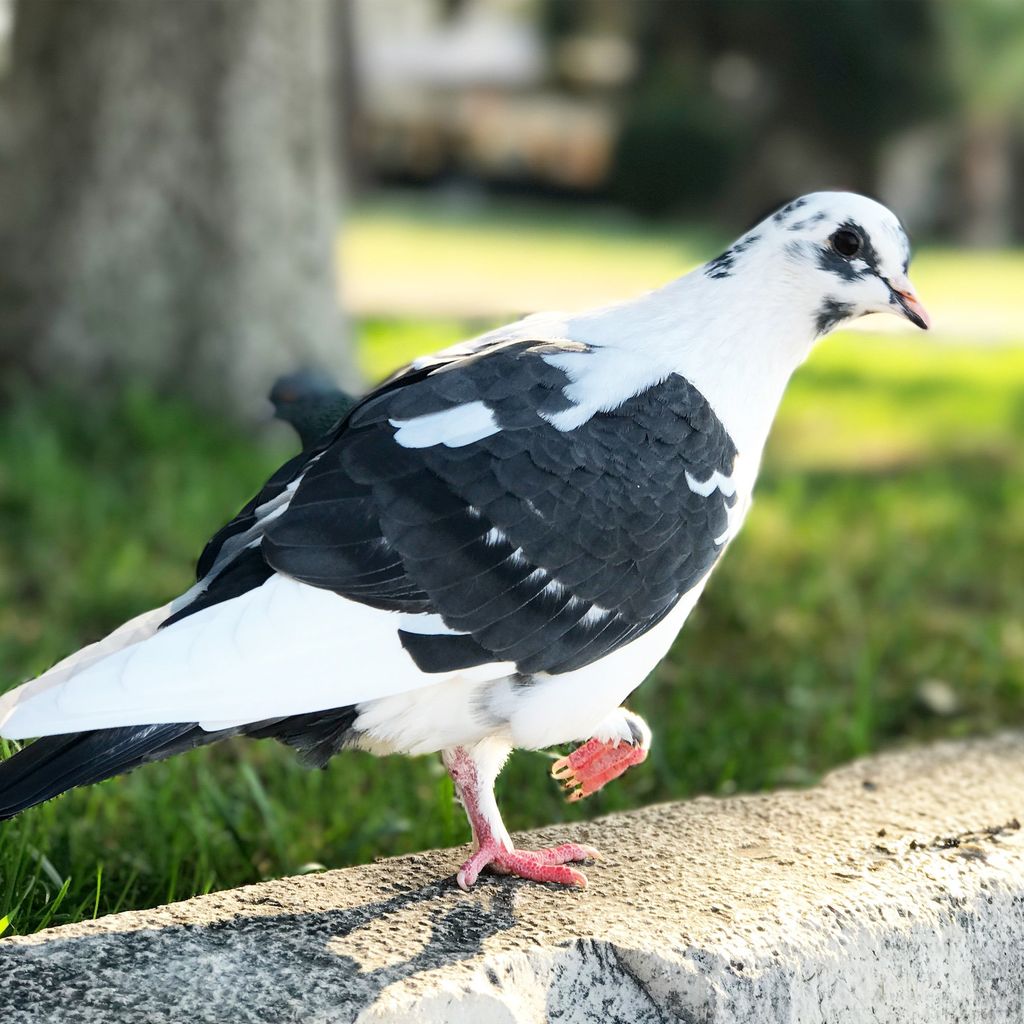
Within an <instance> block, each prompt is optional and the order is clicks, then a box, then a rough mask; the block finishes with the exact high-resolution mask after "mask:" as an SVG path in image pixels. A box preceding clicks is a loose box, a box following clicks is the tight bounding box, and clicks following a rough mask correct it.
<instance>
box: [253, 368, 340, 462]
mask: <svg viewBox="0 0 1024 1024" xmlns="http://www.w3.org/2000/svg"><path fill="white" fill-rule="evenodd" d="M268 397H269V398H270V401H271V403H272V404H273V406H274V415H275V416H276V417H277V418H278V419H279V420H284V421H285V423H290V424H291V425H292V426H293V427H294V428H295V430H296V432H297V433H298V435H299V440H300V441H301V442H302V449H303V451H305V450H306V449H307V448H312V447H313V445H314V444H316V442H317V441H319V440H320V438H321V437H323V436H324V434H326V433H327V431H328V430H330V428H331V427H333V426H334V424H335V423H337V422H338V420H340V419H341V418H342V416H344V415H345V414H346V413H347V412H348V411H349V409H351V408H352V406H354V405H355V404H356V400H355V398H353V397H352V396H351V395H349V394H346V393H345V392H344V391H342V390H341V389H340V388H339V387H338V386H337V385H336V384H335V383H334V381H333V380H331V378H330V377H329V376H328V375H327V374H326V373H324V372H323V371H322V370H299V371H298V372H297V373H289V374H286V375H285V376H283V377H278V378H277V380H276V381H275V382H274V386H273V387H272V388H271V389H270V394H269V396H268Z"/></svg>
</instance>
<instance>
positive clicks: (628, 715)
mask: <svg viewBox="0 0 1024 1024" xmlns="http://www.w3.org/2000/svg"><path fill="white" fill-rule="evenodd" d="M650 746H651V730H650V729H649V728H648V726H647V723H646V722H645V721H644V720H643V719H642V718H641V717H640V716H639V715H636V714H634V713H633V712H632V711H627V710H626V709H625V708H619V709H618V710H617V711H616V712H614V714H612V715H609V716H608V718H606V719H605V720H604V721H603V722H602V723H601V724H600V725H599V726H598V728H597V732H596V733H595V735H594V736H593V737H592V738H591V739H589V740H587V742H586V743H584V744H583V746H582V747H578V748H577V749H576V750H574V751H573V752H572V753H571V754H569V756H568V757H560V758H559V759H558V760H557V761H556V762H555V763H554V764H553V765H552V766H551V776H552V778H555V779H557V780H558V781H559V782H561V783H562V785H563V786H564V787H565V788H566V789H567V790H569V795H568V797H567V799H568V800H569V802H570V803H573V802H575V801H576V800H582V799H583V798H584V797H587V796H590V795H591V793H596V792H597V791H598V790H599V789H600V788H601V787H602V786H604V785H605V783H608V782H611V780H612V779H617V778H618V777H619V776H620V775H621V774H622V773H623V772H625V771H626V769H627V768H632V767H633V765H635V764H640V762H641V761H643V760H645V759H646V757H647V751H648V750H649V749H650Z"/></svg>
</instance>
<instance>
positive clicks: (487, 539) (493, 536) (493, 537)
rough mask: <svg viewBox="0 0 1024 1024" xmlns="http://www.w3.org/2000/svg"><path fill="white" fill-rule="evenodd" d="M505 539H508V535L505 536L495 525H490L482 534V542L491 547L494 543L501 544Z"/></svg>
mask: <svg viewBox="0 0 1024 1024" xmlns="http://www.w3.org/2000/svg"><path fill="white" fill-rule="evenodd" d="M506 540H508V537H507V536H505V534H504V533H502V532H501V530H499V529H498V528H497V527H496V526H492V527H491V528H490V529H489V530H488V531H487V533H486V534H484V543H485V544H489V545H490V546H491V547H493V546H494V545H495V544H502V543H504V542H505V541H506Z"/></svg>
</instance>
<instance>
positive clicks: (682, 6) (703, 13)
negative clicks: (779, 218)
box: [545, 0, 969, 218]
mask: <svg viewBox="0 0 1024 1024" xmlns="http://www.w3.org/2000/svg"><path fill="white" fill-rule="evenodd" d="M967 6H969V5H967ZM545 11H546V18H545V26H546V29H547V31H548V33H549V35H550V37H551V38H552V39H553V40H554V41H556V42H557V41H558V40H559V39H560V38H565V37H568V36H571V35H572V34H574V33H585V32H595V31H605V32H610V33H615V34H623V35H625V36H627V37H628V38H630V39H631V40H632V41H633V43H634V45H635V49H636V52H637V53H638V54H639V55H640V60H639V69H638V74H637V75H636V76H635V77H634V79H633V81H632V83H631V84H630V87H629V88H628V89H627V90H626V92H625V95H624V96H623V97H622V100H621V102H622V105H623V107H624V122H623V130H622V133H621V135H620V138H619V142H618V147H617V156H616V160H615V166H614V169H613V171H612V177H611V181H610V191H611V194H612V196H613V197H614V198H616V199H617V200H619V201H621V202H623V203H624V204H625V205H628V206H630V207H631V208H633V209H637V210H639V211H641V212H644V213H663V212H665V211H667V210H673V209H682V210H688V211H694V210H700V211H703V210H705V209H706V207H707V204H708V203H716V202H717V203H719V204H720V205H721V204H723V203H725V202H730V203H732V204H735V203H736V202H739V203H740V206H741V208H742V209H741V212H740V213H739V216H740V217H741V218H743V217H747V216H749V215H750V214H751V204H752V203H757V202H762V203H763V201H764V197H765V194H764V191H763V190H764V188H765V187H766V186H767V188H768V189H769V191H768V193H767V198H768V199H769V200H771V199H774V198H776V197H777V198H783V196H782V194H781V193H780V194H779V195H778V196H776V194H775V191H772V189H773V188H774V189H776V190H777V189H778V187H779V186H778V183H776V182H774V181H771V180H767V181H766V180H764V176H765V175H766V174H767V173H768V172H767V171H766V164H767V165H770V163H771V161H772V157H771V155H770V153H769V150H770V149H771V147H772V146H773V144H774V142H775V141H776V140H777V139H778V138H780V137H783V136H785V143H784V144H785V145H787V146H793V145H794V144H795V137H796V136H800V137H802V139H803V140H804V142H805V143H806V146H807V147H808V148H809V152H810V155H811V156H812V157H813V161H812V162H813V163H814V165H815V168H816V169H818V170H826V171H829V172H831V174H832V179H831V180H834V181H841V182H842V183H843V185H844V186H845V187H849V188H854V189H857V190H860V191H868V192H870V191H872V190H873V187H874V184H875V172H876V166H875V162H876V159H877V156H878V153H879V151H880V149H881V147H882V146H883V145H884V143H885V142H886V140H887V139H888V138H889V137H891V136H892V134H893V133H895V132H896V131H898V130H900V129H903V128H907V127H909V126H911V125H913V124H915V123H917V122H920V121H922V120H924V119H926V118H928V117H929V116H932V115H934V114H935V113H937V112H938V111H940V110H942V109H944V107H946V106H948V104H949V103H950V102H951V99H952V96H953V93H954V84H953V82H952V81H951V77H950V73H949V71H948V69H947V67H946V64H945V62H944V60H943V57H944V43H945V36H944V35H943V33H942V32H941V31H940V29H939V25H938V21H939V12H938V5H937V4H936V3H935V2H933V0H901V2H899V3H893V2H892V0H831V2H829V3H813V2H807V0H774V2H772V3H764V2H762V0H718V2H714V3H710V2H703V3H700V2H693V3H672V2H655V0H639V2H636V3H632V4H619V3H609V2H608V0H548V2H547V3H546V4H545ZM794 152H799V149H796V150H794ZM797 190H798V189H797ZM782 191H783V192H785V191H788V190H787V189H783V190H782ZM758 196H760V199H758V198H757V197H758ZM734 216H735V214H734Z"/></svg>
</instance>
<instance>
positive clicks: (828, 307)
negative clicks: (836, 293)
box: [814, 298, 853, 335]
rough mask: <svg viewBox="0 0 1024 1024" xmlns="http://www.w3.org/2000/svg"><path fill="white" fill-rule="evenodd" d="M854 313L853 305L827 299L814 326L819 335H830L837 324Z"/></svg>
mask: <svg viewBox="0 0 1024 1024" xmlns="http://www.w3.org/2000/svg"><path fill="white" fill-rule="evenodd" d="M852 313H853V305H852V304H851V303H849V302H841V301H840V300H839V299H833V298H826V299H825V301H824V302H823V303H822V304H821V308H820V309H819V310H818V313H817V316H816V318H815V322H814V326H815V328H816V330H817V332H818V334H819V335H821V334H828V332H829V331H831V330H832V328H833V327H835V326H836V324H838V323H840V322H841V321H843V320H845V319H846V318H847V317H848V316H850V315H851V314H852Z"/></svg>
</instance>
